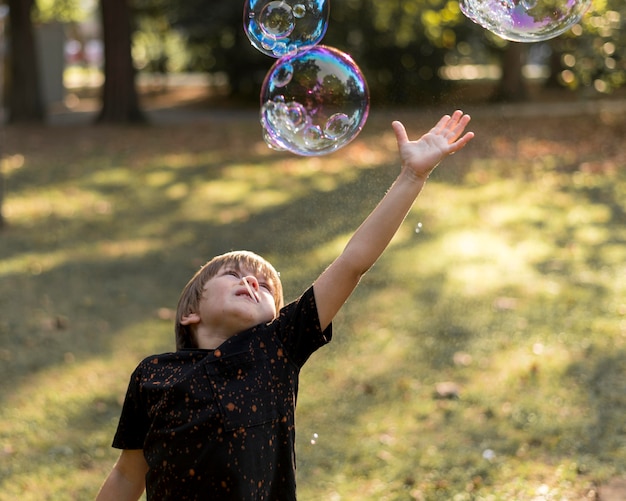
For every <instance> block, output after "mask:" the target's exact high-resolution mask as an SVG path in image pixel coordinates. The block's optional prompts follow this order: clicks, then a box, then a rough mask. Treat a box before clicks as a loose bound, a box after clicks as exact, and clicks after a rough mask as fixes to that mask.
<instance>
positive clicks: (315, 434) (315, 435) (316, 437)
mask: <svg viewBox="0 0 626 501" xmlns="http://www.w3.org/2000/svg"><path fill="white" fill-rule="evenodd" d="M318 438H319V435H318V434H317V433H313V436H312V437H311V445H315V444H316V443H317V439H318Z"/></svg>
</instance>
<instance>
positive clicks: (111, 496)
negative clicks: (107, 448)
mask: <svg viewBox="0 0 626 501" xmlns="http://www.w3.org/2000/svg"><path fill="white" fill-rule="evenodd" d="M147 471H148V465H147V463H146V460H145V459H144V457H143V451H141V450H138V449H137V450H135V449H125V450H123V451H122V453H121V454H120V457H119V459H118V460H117V463H115V466H114V467H113V469H112V470H111V473H110V474H109V476H108V477H107V479H106V480H105V481H104V484H102V487H101V488H100V492H99V493H98V496H97V497H96V501H137V500H138V499H139V498H140V497H141V495H142V494H143V491H144V489H145V488H146V480H145V478H146V477H145V476H146V472H147Z"/></svg>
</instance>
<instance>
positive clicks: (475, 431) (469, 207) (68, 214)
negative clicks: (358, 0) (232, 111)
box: [0, 103, 626, 501]
mask: <svg viewBox="0 0 626 501" xmlns="http://www.w3.org/2000/svg"><path fill="white" fill-rule="evenodd" d="M596 107H597V108H601V103H598V104H597V105H596ZM468 111H470V112H471V113H472V115H473V116H474V121H473V124H472V129H473V130H474V131H475V132H476V133H477V138H476V139H475V140H474V142H473V143H472V144H471V146H468V148H466V149H465V150H464V151H463V152H462V153H460V154H458V155H455V156H454V157H452V158H450V159H448V161H446V163H445V164H444V165H442V166H441V167H440V168H439V169H438V170H437V171H436V172H435V173H434V174H433V176H432V177H431V179H430V181H429V183H428V186H427V187H426V190H425V192H424V193H423V196H422V197H421V198H420V200H419V201H418V203H417V205H416V207H415V209H414V210H413V212H412V213H411V214H410V215H409V217H408V218H407V221H406V222H405V225H404V227H403V229H402V231H401V232H400V233H399V235H398V236H397V238H396V239H395V240H394V242H393V243H392V245H391V247H390V249H389V250H388V251H387V253H386V254H385V255H384V256H383V258H382V259H381V261H380V262H379V263H378V264H377V265H376V266H375V267H374V268H373V269H372V270H371V271H370V272H369V273H368V275H366V277H364V279H363V281H362V284H361V285H360V286H359V288H358V289H357V291H356V293H355V295H354V297H353V298H352V299H351V300H350V301H348V303H347V304H346V306H345V307H344V309H343V310H342V312H341V313H340V315H339V317H338V318H337V321H336V322H335V327H334V341H333V342H332V343H331V345H330V346H328V347H326V348H324V349H323V350H322V351H320V352H319V353H317V354H315V355H314V356H313V357H312V359H311V360H310V361H309V363H308V364H307V366H306V367H305V369H304V371H303V374H302V381H301V392H300V397H299V402H298V461H299V462H298V464H299V468H298V472H299V486H300V498H301V499H303V500H304V501H309V500H311V501H312V500H315V501H318V500H320V499H331V500H341V499H344V500H359V501H365V500H372V501H374V500H375V501H381V500H407V499H415V500H426V501H435V500H450V499H455V500H479V499H493V500H500V499H502V500H508V499H516V500H520V501H524V500H531V499H532V500H538V499H544V500H548V499H593V498H594V497H593V496H595V493H597V490H598V486H599V484H601V483H602V482H604V481H606V480H607V479H608V478H611V477H613V476H616V475H622V476H623V475H625V474H626V455H625V452H626V447H625V444H626V429H625V428H624V420H623V416H624V414H625V413H626V400H625V398H624V396H625V395H626V388H625V386H624V382H625V381H626V373H625V372H624V371H625V366H624V364H623V360H624V356H625V354H626V304H625V302H624V298H625V297H626V289H625V284H626V279H625V278H626V268H625V265H624V263H626V251H625V249H626V245H625V243H626V230H625V228H626V225H625V223H626V177H625V176H626V174H625V173H626V156H625V154H624V149H623V147H622V139H623V137H624V136H625V134H626V122H625V120H624V110H623V107H622V108H621V109H620V108H619V106H617V104H613V103H606V104H605V106H604V107H603V110H602V111H601V112H600V113H597V114H596V113H594V114H586V113H584V110H583V109H581V110H579V111H578V112H576V111H575V108H574V107H573V106H568V107H567V108H566V109H565V113H566V114H564V115H561V116H559V114H558V113H557V112H559V111H561V112H563V109H562V108H559V107H553V106H550V105H543V106H541V107H539V109H538V110H537V109H534V112H535V113H536V115H532V114H531V111H533V109H531V108H529V107H528V106H524V107H523V108H509V109H505V108H497V109H496V108H486V109H479V108H476V109H470V110H468ZM521 112H523V116H521ZM543 113H545V114H543ZM436 115H438V112H437V111H433V110H430V109H422V110H420V113H419V114H418V113H403V114H400V115H398V116H394V118H400V119H402V120H403V121H404V122H405V123H406V125H407V127H408V128H409V130H410V131H411V134H413V135H414V134H418V133H419V132H420V131H423V130H424V129H425V128H426V127H427V126H429V125H430V124H431V122H432V120H433V118H434V117H435V116H436ZM196 118H197V117H196ZM389 121H390V117H389V116H388V114H384V113H380V112H379V111H376V110H373V112H372V114H371V117H370V120H369V122H368V124H367V126H366V128H365V129H364V131H363V133H362V135H361V136H360V137H359V138H357V140H356V141H354V142H353V143H351V144H350V145H349V146H348V147H346V148H345V149H343V150H340V151H339V152H337V153H335V154H333V155H331V156H327V157H323V158H298V157H294V156H291V155H288V154H281V153H276V152H272V151H270V150H268V149H267V147H266V146H265V145H264V144H263V142H262V140H261V138H260V132H259V130H258V127H259V126H258V123H257V118H256V113H251V114H250V115H239V116H238V117H235V116H224V119H223V120H221V119H220V118H219V116H217V115H211V116H210V117H208V118H207V119H206V120H195V121H194V123H192V124H184V123H172V124H167V123H160V124H159V125H155V126H153V127H151V128H130V127H127V128H122V129H113V128H108V127H98V128H92V127H84V126H83V125H76V126H72V125H68V126H59V127H53V128H48V129H43V128H26V127H21V128H8V129H6V130H5V135H6V139H7V142H6V145H7V151H6V157H5V158H4V161H3V164H2V169H3V172H4V174H5V176H6V182H7V184H8V186H9V187H10V190H9V192H8V194H7V198H6V200H5V206H6V217H7V222H8V227H7V228H6V229H5V230H4V231H3V232H2V233H0V239H2V245H1V246H0V277H1V280H0V304H2V315H1V316H0V360H1V363H0V398H1V399H2V402H3V405H2V406H0V500H2V501H4V500H7V501H8V500H13V499H20V500H22V501H30V500H41V499H49V500H67V499H93V497H94V494H95V492H96V490H97V489H98V487H99V485H100V483H101V482H102V480H103V479H104V477H105V475H106V474H107V473H108V471H109V469H110V467H111V466H112V464H113V461H114V460H115V457H116V455H117V453H116V452H115V451H113V450H111V448H110V442H111V437H112V435H113V432H114V429H115V426H116V422H117V418H118V416H119V412H120V405H121V399H122V398H123V395H124V391H125V387H126V384H127V381H128V377H129V374H130V372H131V371H132V369H133V368H134V366H135V364H136V363H137V362H138V361H139V360H140V359H142V358H143V357H144V356H146V355H147V354H149V353H152V352H161V351H166V350H171V349H172V347H173V333H172V314H173V311H172V310H173V308H174V305H175V304H176V299H177V295H178V293H179V291H180V289H181V288H182V286H183V285H184V283H185V282H186V280H187V278H188V277H189V276H190V275H191V274H192V273H193V272H195V270H196V269H197V268H198V266H199V265H200V264H201V263H203V262H204V261H205V260H206V259H208V258H209V257H211V256H213V255H215V254H216V253H218V252H223V251H226V250H230V249H233V248H249V249H251V250H255V251H257V252H260V253H261V254H263V255H265V256H267V257H268V258H269V259H270V260H271V261H272V262H273V263H274V264H275V265H276V266H277V267H278V269H279V270H280V271H281V276H282V278H283V281H284V283H285V288H286V295H287V298H288V299H289V298H293V297H294V296H295V295H296V294H298V293H299V292H300V291H301V290H303V288H304V287H306V286H307V285H308V284H310V283H311V281H312V280H313V279H314V278H315V277H316V276H317V274H318V273H319V272H320V271H321V270H322V269H323V268H324V267H325V266H326V265H327V264H328V262H329V261H330V260H331V259H332V258H333V257H335V256H336V255H337V253H338V252H340V250H341V248H342V246H343V245H344V244H345V242H346V239H347V238H348V236H349V235H350V233H351V232H352V231H353V230H354V228H355V227H356V225H357V224H358V223H359V222H360V221H361V220H362V218H363V217H364V216H365V215H366V214H367V213H368V211H369V210H371V208H372V207H373V205H374V204H375V203H376V201H377V200H378V198H379V197H380V196H381V195H382V193H384V191H385V189H386V187H387V186H388V183H389V182H390V181H391V179H393V177H394V176H395V172H396V169H397V167H396V163H397V156H396V152H395V145H394V140H393V137H392V135H391V134H390V130H389ZM445 382H447V383H453V384H452V385H448V387H451V388H452V389H453V390H454V391H452V392H449V393H447V394H446V393H438V388H439V386H438V385H439V383H445ZM455 396H456V397H457V398H454V397H455ZM447 397H449V398H447Z"/></svg>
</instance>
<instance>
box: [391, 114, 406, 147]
mask: <svg viewBox="0 0 626 501" xmlns="http://www.w3.org/2000/svg"><path fill="white" fill-rule="evenodd" d="M391 127H392V128H393V132H394V133H395V135H396V141H397V142H398V147H400V146H402V145H403V144H404V143H408V142H409V136H408V135H407V133H406V129H405V128H404V125H403V124H402V122H398V121H397V120H394V121H393V122H392V123H391Z"/></svg>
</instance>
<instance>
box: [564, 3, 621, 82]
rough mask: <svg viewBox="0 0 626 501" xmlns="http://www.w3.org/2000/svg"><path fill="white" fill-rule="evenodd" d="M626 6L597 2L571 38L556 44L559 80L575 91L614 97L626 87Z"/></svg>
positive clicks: (565, 38)
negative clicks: (616, 92)
mask: <svg viewBox="0 0 626 501" xmlns="http://www.w3.org/2000/svg"><path fill="white" fill-rule="evenodd" d="M625 46H626V4H625V3H624V2H623V1H621V0H596V1H595V2H594V3H593V4H592V8H591V9H590V10H589V12H588V13H587V15H585V17H583V19H582V22H581V23H580V25H579V26H576V27H574V29H573V30H572V32H571V34H570V36H568V37H563V38H562V39H561V40H559V41H556V42H555V43H554V47H555V49H556V50H557V51H558V53H559V54H560V62H561V67H562V71H561V72H560V74H559V79H560V81H561V82H562V83H563V85H565V86H567V87H569V88H572V89H578V88H588V89H594V90H595V91H597V92H599V93H605V94H610V93H612V92H614V91H615V90H617V89H619V88H621V87H624V85H626V58H625V57H624V50H623V48H624V47H625Z"/></svg>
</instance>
